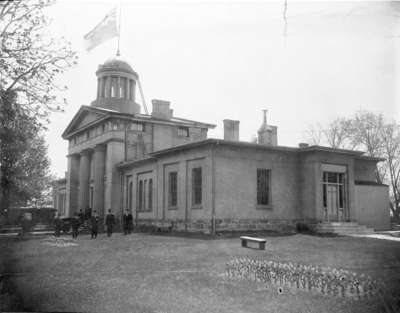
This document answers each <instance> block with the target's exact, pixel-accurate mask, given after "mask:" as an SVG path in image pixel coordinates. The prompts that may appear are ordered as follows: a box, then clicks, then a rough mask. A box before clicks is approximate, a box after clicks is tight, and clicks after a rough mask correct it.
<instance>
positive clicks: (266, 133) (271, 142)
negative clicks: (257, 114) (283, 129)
mask: <svg viewBox="0 0 400 313" xmlns="http://www.w3.org/2000/svg"><path fill="white" fill-rule="evenodd" d="M263 114H264V116H263V123H262V124H261V127H260V128H259V129H258V131H257V133H258V143H259V144H261V145H266V146H277V145H278V127H277V126H272V125H268V124H267V110H263Z"/></svg>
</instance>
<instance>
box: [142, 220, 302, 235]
mask: <svg viewBox="0 0 400 313" xmlns="http://www.w3.org/2000/svg"><path fill="white" fill-rule="evenodd" d="M134 223H135V225H136V226H137V227H141V228H143V227H144V226H147V227H149V226H150V227H154V229H155V230H156V229H159V230H168V231H169V230H171V229H172V230H173V231H189V232H201V233H207V234H209V233H211V232H212V223H213V221H212V219H196V220H189V221H187V222H186V221H185V220H184V219H166V220H154V219H138V220H137V222H136V221H135V222H134ZM295 230H296V222H295V221H294V220H284V219H273V220H268V219H233V218H227V219H215V231H216V232H217V233H218V232H229V231H276V232H281V233H288V232H294V231H295Z"/></svg>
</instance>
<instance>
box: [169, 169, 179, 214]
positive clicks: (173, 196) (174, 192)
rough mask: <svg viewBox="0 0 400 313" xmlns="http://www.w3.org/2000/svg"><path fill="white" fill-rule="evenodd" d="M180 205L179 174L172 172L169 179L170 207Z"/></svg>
mask: <svg viewBox="0 0 400 313" xmlns="http://www.w3.org/2000/svg"><path fill="white" fill-rule="evenodd" d="M177 205H178V173H177V172H170V173H169V179H168V206H170V207H176V206H177Z"/></svg>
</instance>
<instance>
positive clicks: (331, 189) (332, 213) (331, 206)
mask: <svg viewBox="0 0 400 313" xmlns="http://www.w3.org/2000/svg"><path fill="white" fill-rule="evenodd" d="M327 198H328V199H327V200H328V201H327V211H328V212H327V213H328V220H329V221H338V220H339V206H338V204H339V203H338V188H337V186H335V185H328V186H327Z"/></svg>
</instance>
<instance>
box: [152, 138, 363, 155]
mask: <svg viewBox="0 0 400 313" xmlns="http://www.w3.org/2000/svg"><path fill="white" fill-rule="evenodd" d="M205 145H225V146H233V147H241V148H252V149H258V150H271V151H283V152H315V151H321V152H331V153H340V154H348V155H354V156H357V157H362V155H363V153H364V152H362V151H357V150H346V149H334V148H330V147H324V146H307V147H304V148H300V147H299V148H297V147H287V146H269V145H263V144H258V143H251V142H246V141H229V140H224V139H213V138H209V139H205V140H201V141H196V142H192V143H188V144H184V145H179V146H175V147H171V148H167V149H163V150H158V151H154V152H152V153H150V155H152V156H158V155H162V154H167V153H170V152H173V151H179V150H187V149H192V148H195V147H200V146H205Z"/></svg>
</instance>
